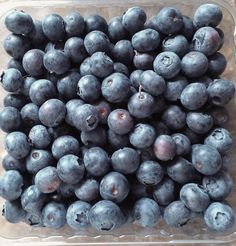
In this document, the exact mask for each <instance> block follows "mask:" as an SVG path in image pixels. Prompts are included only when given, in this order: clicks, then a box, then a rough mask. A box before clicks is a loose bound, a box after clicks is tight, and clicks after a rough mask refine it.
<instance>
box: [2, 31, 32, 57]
mask: <svg viewBox="0 0 236 246" xmlns="http://www.w3.org/2000/svg"><path fill="white" fill-rule="evenodd" d="M30 46H31V45H30V41H29V39H28V38H27V37H25V36H22V35H18V34H9V35H8V36H7V37H6V38H5V40H4V43H3V47H4V49H5V51H6V52H7V53H8V55H10V56H12V57H13V58H15V59H21V58H22V57H23V56H24V54H25V53H26V52H27V51H28V50H29V49H30Z"/></svg>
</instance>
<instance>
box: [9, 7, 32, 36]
mask: <svg viewBox="0 0 236 246" xmlns="http://www.w3.org/2000/svg"><path fill="white" fill-rule="evenodd" d="M5 25H6V27H7V29H8V30H9V31H10V32H13V33H15V34H26V35H27V34H28V33H29V32H30V31H31V30H32V28H33V20H32V17H31V16H30V15H29V14H27V13H25V12H24V11H18V10H13V11H11V12H10V13H9V14H7V16H6V18H5Z"/></svg>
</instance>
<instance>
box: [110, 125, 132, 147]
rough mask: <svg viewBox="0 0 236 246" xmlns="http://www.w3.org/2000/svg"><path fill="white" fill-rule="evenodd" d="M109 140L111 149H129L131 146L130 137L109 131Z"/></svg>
mask: <svg viewBox="0 0 236 246" xmlns="http://www.w3.org/2000/svg"><path fill="white" fill-rule="evenodd" d="M107 140H108V143H109V144H110V145H111V147H112V148H113V149H115V150H117V149H121V148H124V147H127V146H129V145H130V143H129V135H127V134H125V135H120V134H117V133H115V132H114V131H112V130H111V129H108V132H107Z"/></svg>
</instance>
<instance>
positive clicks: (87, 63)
mask: <svg viewBox="0 0 236 246" xmlns="http://www.w3.org/2000/svg"><path fill="white" fill-rule="evenodd" d="M79 70H80V74H81V76H84V75H88V74H92V72H91V60H90V57H87V58H85V59H84V60H83V61H82V63H81V64H80V69H79Z"/></svg>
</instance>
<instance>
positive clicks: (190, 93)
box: [180, 83, 208, 110]
mask: <svg viewBox="0 0 236 246" xmlns="http://www.w3.org/2000/svg"><path fill="white" fill-rule="evenodd" d="M207 99H208V93H207V89H206V86H205V85H204V84H202V83H191V84H189V85H187V86H186V87H185V88H184V90H183V91H182V93H181V95H180V101H181V103H182V105H183V106H184V107H185V108H187V109H189V110H196V109H199V108H201V107H202V106H203V105H204V104H205V103H206V102H207Z"/></svg>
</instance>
